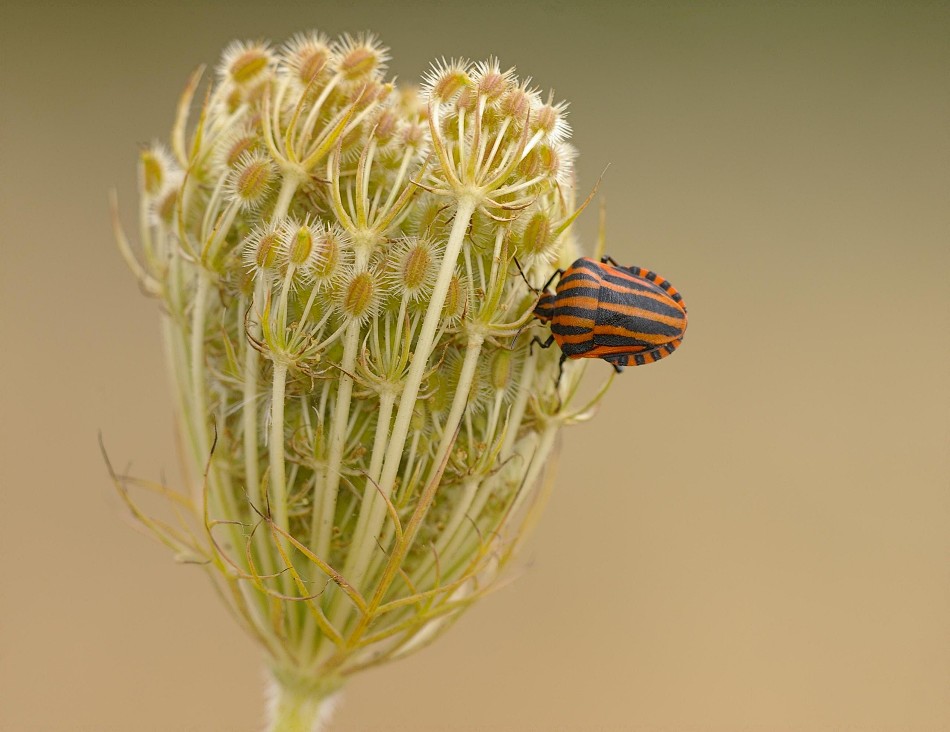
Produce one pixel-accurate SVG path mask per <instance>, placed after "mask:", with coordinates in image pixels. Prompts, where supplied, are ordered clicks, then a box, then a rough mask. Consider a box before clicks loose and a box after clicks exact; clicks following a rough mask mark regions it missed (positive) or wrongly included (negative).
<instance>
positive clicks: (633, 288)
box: [531, 257, 686, 373]
mask: <svg viewBox="0 0 950 732" xmlns="http://www.w3.org/2000/svg"><path fill="white" fill-rule="evenodd" d="M558 278H560V279H558ZM555 279H558V282H557V287H556V288H555V291H554V292H553V293H552V292H551V291H550V290H549V288H550V286H551V284H552V283H553V282H554V280H555ZM534 315H535V317H536V318H537V319H538V320H540V321H541V322H542V323H550V325H551V336H550V337H549V338H548V339H547V340H546V341H542V340H541V339H540V338H538V337H537V336H535V337H534V338H533V339H532V341H531V343H532V345H533V344H534V343H537V344H538V345H540V346H541V347H542V348H548V347H550V346H551V344H552V343H554V342H557V344H558V346H560V348H561V365H562V366H563V365H564V361H565V359H568V358H602V359H604V360H605V361H607V362H608V363H609V364H611V365H612V366H613V367H614V369H615V370H616V371H617V372H618V373H619V372H621V371H623V367H624V366H642V365H643V364H647V363H653V362H654V361H659V360H660V359H661V358H665V357H666V356H668V355H670V354H671V353H673V351H675V350H676V348H677V347H678V346H679V344H680V343H682V342H683V333H684V332H685V331H686V305H685V304H684V303H683V297H682V296H681V295H680V294H679V292H677V291H676V288H674V287H673V285H671V284H670V283H669V282H668V281H667V280H665V279H663V278H662V277H660V276H659V275H658V274H656V272H651V271H649V270H645V269H642V268H640V267H622V266H620V265H618V264H617V263H616V262H615V261H614V260H613V259H612V258H610V257H603V258H602V259H601V261H599V262H598V261H596V260H594V259H590V258H589V257H582V258H581V259H578V260H577V261H576V262H574V264H572V265H571V266H570V267H568V268H567V269H566V270H557V271H556V272H555V273H554V274H553V275H552V276H551V279H549V280H548V281H547V283H545V285H544V287H543V288H542V291H541V296H540V298H539V299H538V303H537V305H536V306H535V308H534Z"/></svg>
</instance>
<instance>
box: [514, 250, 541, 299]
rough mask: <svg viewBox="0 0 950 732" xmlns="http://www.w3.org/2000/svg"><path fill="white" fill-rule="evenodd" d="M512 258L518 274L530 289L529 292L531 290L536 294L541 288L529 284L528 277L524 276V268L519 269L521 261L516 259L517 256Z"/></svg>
mask: <svg viewBox="0 0 950 732" xmlns="http://www.w3.org/2000/svg"><path fill="white" fill-rule="evenodd" d="M513 259H514V260H515V267H517V268H518V274H520V275H521V279H523V280H524V283H525V284H526V285H527V286H528V289H529V290H531V292H533V293H535V294H538V293H539V292H541V290H539V289H537V288H535V287H532V286H531V283H530V282H528V278H527V277H526V276H525V273H524V270H523V269H521V262H519V261H518V258H517V257H513Z"/></svg>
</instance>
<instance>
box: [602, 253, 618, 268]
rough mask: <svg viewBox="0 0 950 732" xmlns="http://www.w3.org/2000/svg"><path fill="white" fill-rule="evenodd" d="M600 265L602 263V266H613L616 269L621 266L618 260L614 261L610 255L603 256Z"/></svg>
mask: <svg viewBox="0 0 950 732" xmlns="http://www.w3.org/2000/svg"><path fill="white" fill-rule="evenodd" d="M600 263H601V264H612V265H613V266H614V267H619V266H620V265H619V264H617V260H616V259H614V258H613V257H611V256H609V255H607V254H605V255H604V256H602V257H601V258H600Z"/></svg>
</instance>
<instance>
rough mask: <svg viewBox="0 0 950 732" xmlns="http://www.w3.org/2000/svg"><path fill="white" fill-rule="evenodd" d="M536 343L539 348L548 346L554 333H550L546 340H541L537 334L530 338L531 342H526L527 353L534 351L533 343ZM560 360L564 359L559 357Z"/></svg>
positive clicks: (552, 341)
mask: <svg viewBox="0 0 950 732" xmlns="http://www.w3.org/2000/svg"><path fill="white" fill-rule="evenodd" d="M535 343H537V344H538V345H539V346H541V348H550V347H551V344H552V343H554V334H553V333H552V334H551V335H550V336H549V337H548V339H547V340H546V341H542V340H541V339H540V338H539V337H538V336H535V337H534V338H532V339H531V343H529V344H528V353H531V352H532V351H534V344H535ZM561 360H562V361H563V360H564V359H561Z"/></svg>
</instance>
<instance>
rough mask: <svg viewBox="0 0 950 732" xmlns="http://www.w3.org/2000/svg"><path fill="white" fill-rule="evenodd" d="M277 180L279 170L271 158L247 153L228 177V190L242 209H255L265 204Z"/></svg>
mask: <svg viewBox="0 0 950 732" xmlns="http://www.w3.org/2000/svg"><path fill="white" fill-rule="evenodd" d="M276 180H277V169H276V167H275V166H274V163H273V162H272V161H271V160H270V158H268V157H266V156H265V155H264V154H263V153H259V152H245V153H242V154H241V157H240V158H239V160H238V163H237V165H236V166H234V169H233V170H232V171H231V174H230V176H229V177H228V190H229V193H230V194H231V196H232V199H233V200H236V201H237V202H238V204H239V205H240V207H241V208H242V209H245V210H247V209H253V208H257V207H258V206H259V205H260V204H261V203H263V201H264V199H265V198H266V197H267V194H268V193H270V190H271V188H272V186H273V185H274V182H275V181H276Z"/></svg>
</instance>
